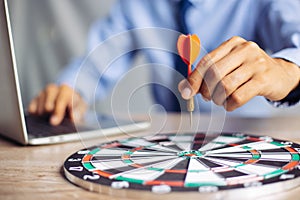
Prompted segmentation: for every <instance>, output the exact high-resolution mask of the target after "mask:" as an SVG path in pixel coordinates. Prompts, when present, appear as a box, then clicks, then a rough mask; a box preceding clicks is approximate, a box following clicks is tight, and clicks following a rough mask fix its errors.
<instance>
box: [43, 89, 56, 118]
mask: <svg viewBox="0 0 300 200" xmlns="http://www.w3.org/2000/svg"><path fill="white" fill-rule="evenodd" d="M45 90H46V98H45V111H46V112H48V113H51V112H53V110H54V108H55V103H56V98H57V95H58V86H57V85H54V84H49V85H48V86H47V87H46V89H45Z"/></svg>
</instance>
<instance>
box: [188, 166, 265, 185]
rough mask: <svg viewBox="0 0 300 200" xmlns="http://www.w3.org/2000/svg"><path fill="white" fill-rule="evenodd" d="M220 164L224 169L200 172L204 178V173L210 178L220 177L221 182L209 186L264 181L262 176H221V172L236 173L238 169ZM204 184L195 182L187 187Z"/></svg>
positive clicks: (218, 168) (210, 169)
mask: <svg viewBox="0 0 300 200" xmlns="http://www.w3.org/2000/svg"><path fill="white" fill-rule="evenodd" d="M198 162H200V163H202V162H201V160H198ZM202 164H203V165H204V166H206V165H205V164H204V163H202ZM218 164H221V165H223V168H222V167H217V168H208V169H207V171H209V172H207V171H206V170H203V171H199V172H198V173H200V174H198V176H202V174H203V173H209V175H210V176H216V177H219V180H215V181H211V182H209V184H210V185H213V186H225V185H235V184H243V183H246V182H253V181H261V180H263V177H262V176H258V175H257V174H250V173H248V174H245V175H243V176H239V177H224V176H222V175H221V174H220V173H221V172H226V171H229V170H230V171H234V170H236V168H234V167H232V166H230V165H226V164H224V163H223V164H222V163H218ZM207 167H208V166H207ZM237 171H238V170H237ZM188 173H190V170H189V172H188ZM193 175H194V174H193ZM194 176H195V175H194ZM186 182H187V181H186ZM203 184H205V182H203V180H202V182H194V183H189V184H186V185H187V186H197V185H199V186H201V185H203Z"/></svg>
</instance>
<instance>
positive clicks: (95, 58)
mask: <svg viewBox="0 0 300 200" xmlns="http://www.w3.org/2000/svg"><path fill="white" fill-rule="evenodd" d="M123 4H124V2H122V1H118V2H116V3H115V5H114V6H113V8H112V10H111V12H110V14H109V15H108V16H107V17H106V18H104V19H101V20H99V21H96V22H95V23H94V24H93V25H92V26H91V29H90V31H89V34H88V41H87V50H86V53H85V56H84V57H81V58H76V59H73V60H72V61H71V62H70V64H69V65H68V66H66V68H65V69H64V70H63V72H62V73H61V74H60V76H59V78H58V80H57V84H67V85H69V86H70V87H72V88H74V89H75V90H76V91H77V92H79V93H80V94H81V96H82V97H83V98H84V100H85V101H86V102H87V103H91V102H93V101H95V100H97V99H101V98H104V97H105V96H106V95H107V94H108V93H109V91H111V88H112V87H113V85H114V84H115V83H116V82H117V81H118V80H119V79H120V77H121V76H122V75H123V74H124V73H125V72H126V71H127V70H128V68H129V66H130V63H131V62H130V60H132V59H131V57H132V55H133V53H132V51H131V50H132V49H134V47H133V46H134V41H133V39H132V37H131V35H130V34H129V33H128V32H126V31H128V29H130V23H129V20H128V19H127V16H126V15H125V13H126V11H125V10H126V5H123Z"/></svg>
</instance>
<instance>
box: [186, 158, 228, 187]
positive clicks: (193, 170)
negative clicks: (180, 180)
mask: <svg viewBox="0 0 300 200" xmlns="http://www.w3.org/2000/svg"><path fill="white" fill-rule="evenodd" d="M184 182H185V184H189V183H203V184H205V183H215V184H217V185H225V184H226V183H225V179H224V178H222V177H220V176H218V175H217V174H216V173H214V172H213V171H211V170H210V168H208V167H206V166H205V165H204V164H202V163H200V162H199V161H198V160H197V159H190V162H189V166H188V172H187V174H186V177H185V181H184Z"/></svg>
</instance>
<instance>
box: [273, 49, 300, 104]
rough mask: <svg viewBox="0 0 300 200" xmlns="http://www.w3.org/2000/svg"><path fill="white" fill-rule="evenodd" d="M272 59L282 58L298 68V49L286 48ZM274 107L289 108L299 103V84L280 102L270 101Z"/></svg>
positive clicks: (299, 64) (299, 52)
mask: <svg viewBox="0 0 300 200" xmlns="http://www.w3.org/2000/svg"><path fill="white" fill-rule="evenodd" d="M271 57H273V58H282V59H285V60H287V61H290V62H292V63H295V64H296V65H298V66H299V67H300V49H299V48H288V49H284V50H282V51H279V52H277V53H275V54H273V55H271ZM268 101H269V102H270V103H272V104H273V105H274V106H275V107H289V106H292V105H295V104H297V103H299V101H300V84H299V85H298V86H297V87H296V88H295V89H294V90H292V91H291V92H290V93H289V94H288V95H287V96H286V97H285V98H283V99H282V100H280V101H270V100H268Z"/></svg>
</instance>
